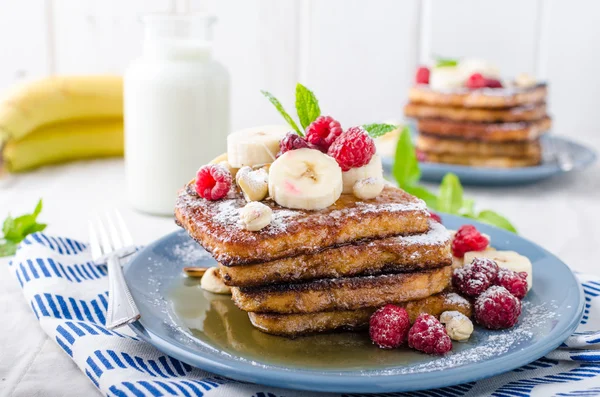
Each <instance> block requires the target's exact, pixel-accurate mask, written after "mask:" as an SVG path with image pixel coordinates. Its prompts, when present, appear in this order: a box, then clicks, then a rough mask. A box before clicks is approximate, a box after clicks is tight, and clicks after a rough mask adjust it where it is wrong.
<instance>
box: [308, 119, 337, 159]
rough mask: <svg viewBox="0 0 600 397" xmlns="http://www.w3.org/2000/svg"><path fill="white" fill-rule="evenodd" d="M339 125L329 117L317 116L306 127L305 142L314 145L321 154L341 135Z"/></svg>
mask: <svg viewBox="0 0 600 397" xmlns="http://www.w3.org/2000/svg"><path fill="white" fill-rule="evenodd" d="M342 132H343V130H342V126H341V125H340V123H339V122H338V121H337V120H335V119H334V118H332V117H329V116H319V117H317V119H316V120H315V121H313V122H312V123H310V125H309V126H308V127H306V140H307V141H308V142H310V143H312V144H313V145H315V146H316V147H317V148H318V149H319V150H320V151H322V152H323V153H327V149H329V147H330V146H331V144H332V143H333V142H334V141H335V140H336V139H337V137H338V136H340V135H342Z"/></svg>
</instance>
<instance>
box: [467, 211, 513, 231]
mask: <svg viewBox="0 0 600 397" xmlns="http://www.w3.org/2000/svg"><path fill="white" fill-rule="evenodd" d="M475 219H476V220H478V221H479V222H482V223H487V224H488V225H492V226H496V227H499V228H501V229H505V230H508V231H510V232H513V233H517V229H516V228H515V227H514V226H513V224H512V223H510V221H509V220H508V219H506V218H505V217H503V216H502V215H500V214H498V213H496V212H494V211H490V210H484V211H481V212H480V213H479V214H478V215H477V216H476V217H475Z"/></svg>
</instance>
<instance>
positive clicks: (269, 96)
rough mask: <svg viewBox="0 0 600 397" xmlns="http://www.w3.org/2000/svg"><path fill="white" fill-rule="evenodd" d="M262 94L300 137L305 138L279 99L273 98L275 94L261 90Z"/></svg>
mask: <svg viewBox="0 0 600 397" xmlns="http://www.w3.org/2000/svg"><path fill="white" fill-rule="evenodd" d="M260 92H261V93H262V94H263V95H264V96H265V97H266V98H267V99H268V100H269V102H271V103H272V104H273V106H275V109H277V111H278V112H279V114H281V115H282V116H283V118H284V119H285V121H287V123H288V124H289V125H290V127H292V128H293V129H294V130H295V131H296V133H297V134H298V135H300V136H304V134H303V133H302V131H300V129H299V128H298V125H297V124H296V122H295V121H294V119H292V117H291V116H290V115H289V114H288V112H286V111H285V109H284V108H283V105H282V104H281V102H279V100H278V99H277V98H275V97H274V96H273V94H271V93H270V92H268V91H264V90H261V91H260Z"/></svg>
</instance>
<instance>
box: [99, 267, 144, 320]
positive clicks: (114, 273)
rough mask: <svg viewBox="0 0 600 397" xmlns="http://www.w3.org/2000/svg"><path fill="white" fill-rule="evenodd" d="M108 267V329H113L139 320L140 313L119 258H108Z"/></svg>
mask: <svg viewBox="0 0 600 397" xmlns="http://www.w3.org/2000/svg"><path fill="white" fill-rule="evenodd" d="M107 266H108V310H107V311H106V328H108V329H113V328H118V327H121V326H123V325H126V324H129V323H132V322H134V321H136V320H138V319H139V318H140V311H139V310H138V308H137V306H136V305H135V302H134V301H133V298H132V297H131V292H129V288H128V287H127V283H126V282H125V275H124V274H123V268H122V267H121V262H120V261H119V258H117V257H110V258H108V260H107Z"/></svg>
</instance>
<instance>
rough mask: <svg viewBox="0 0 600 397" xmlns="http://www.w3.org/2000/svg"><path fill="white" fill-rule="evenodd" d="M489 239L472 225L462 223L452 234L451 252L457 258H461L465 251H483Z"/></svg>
mask: <svg viewBox="0 0 600 397" xmlns="http://www.w3.org/2000/svg"><path fill="white" fill-rule="evenodd" d="M488 244H489V241H488V239H487V238H485V236H483V235H482V234H481V233H479V231H478V230H477V229H476V228H475V226H473V225H464V226H461V227H460V229H458V231H457V232H456V234H455V235H454V240H453V241H452V253H453V254H454V256H456V257H458V258H463V257H464V256H465V253H466V252H469V251H483V250H484V249H485V248H486V247H487V246H488Z"/></svg>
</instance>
